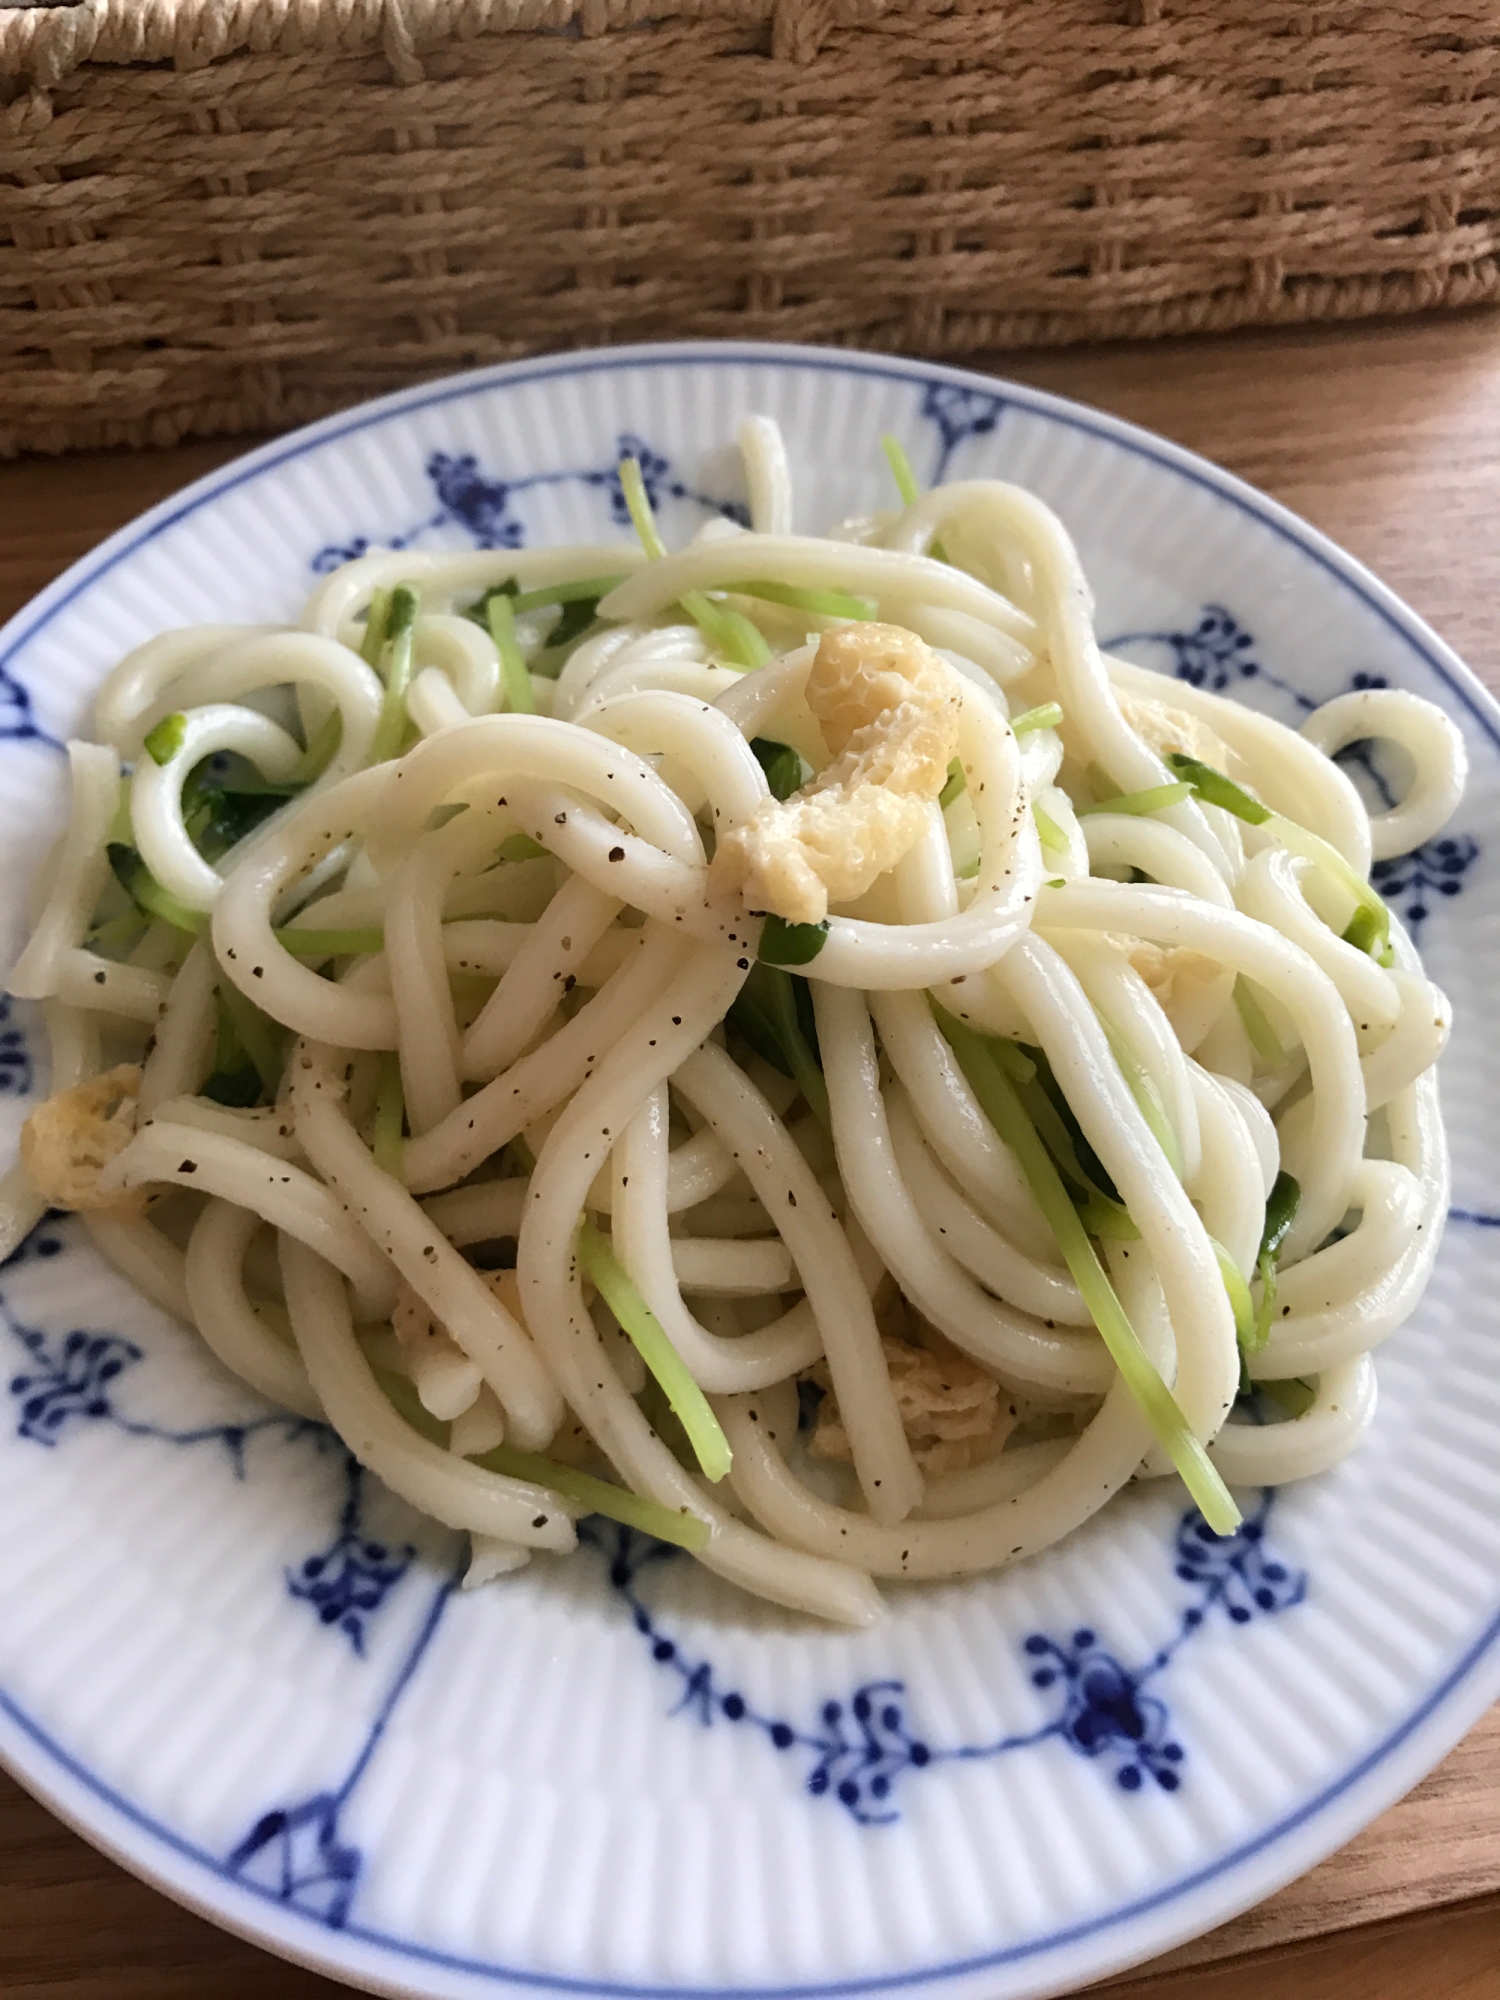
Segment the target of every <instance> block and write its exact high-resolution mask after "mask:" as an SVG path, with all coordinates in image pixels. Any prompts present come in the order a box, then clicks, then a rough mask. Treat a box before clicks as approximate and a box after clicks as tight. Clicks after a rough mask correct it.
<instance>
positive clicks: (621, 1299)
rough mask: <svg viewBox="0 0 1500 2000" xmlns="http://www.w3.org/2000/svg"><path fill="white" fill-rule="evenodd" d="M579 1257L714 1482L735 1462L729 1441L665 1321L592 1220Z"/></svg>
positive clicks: (581, 1232)
mask: <svg viewBox="0 0 1500 2000" xmlns="http://www.w3.org/2000/svg"><path fill="white" fill-rule="evenodd" d="M578 1258H579V1262H580V1263H581V1264H582V1266H583V1269H584V1271H585V1273H586V1274H587V1276H588V1277H589V1278H591V1279H592V1280H593V1282H594V1284H595V1285H596V1286H597V1287H598V1290H599V1294H600V1296H601V1297H602V1298H603V1300H604V1303H605V1304H606V1305H607V1306H608V1307H609V1309H610V1311H611V1312H612V1313H613V1314H614V1316H615V1318H616V1319H617V1320H618V1321H619V1322H620V1326H621V1328H622V1329H623V1331H624V1333H625V1335H626V1338H627V1339H628V1340H629V1341H630V1343H631V1345H632V1346H633V1347H634V1348H635V1350H636V1352H637V1353H638V1354H639V1355H640V1357H641V1359H642V1361H644V1362H645V1364H646V1366H647V1367H648V1368H649V1369H650V1371H651V1373H652V1374H653V1375H654V1376H655V1377H656V1379H657V1381H658V1382H659V1383H660V1384H661V1387H662V1391H663V1393H664V1394H665V1396H666V1399H667V1401H668V1402H669V1403H670V1404H671V1406H672V1409H673V1411H674V1412H675V1413H676V1416H677V1421H678V1422H679V1423H680V1424H681V1425H682V1428H683V1429H684V1431H686V1433H687V1437H688V1442H689V1443H690V1444H691V1445H692V1447H693V1454H694V1456H695V1457H696V1459H697V1461H698V1463H699V1465H700V1466H701V1467H702V1469H703V1473H704V1476H705V1477H706V1478H708V1479H711V1480H714V1481H718V1480H720V1479H722V1478H723V1477H724V1475H725V1473H726V1472H728V1470H729V1462H730V1450H729V1440H728V1438H726V1437H725V1435H724V1430H723V1426H722V1425H721V1424H720V1422H719V1420H718V1418H717V1417H716V1416H715V1415H714V1413H713V1411H712V1410H711V1409H710V1408H709V1403H708V1398H707V1397H706V1396H705V1395H704V1393H703V1391H702V1390H701V1389H700V1388H699V1387H698V1384H697V1383H696V1382H695V1381H694V1380H693V1378H692V1376H691V1375H690V1374H689V1373H688V1370H687V1365H686V1363H685V1362H684V1361H683V1358H682V1356H681V1355H680V1354H679V1353H678V1352H677V1349H676V1348H675V1347H674V1346H673V1345H672V1342H671V1340H670V1339H669V1338H668V1336H667V1333H666V1330H665V1328H664V1327H663V1326H662V1323H661V1321H660V1320H659V1319H658V1318H657V1317H656V1314H655V1313H654V1312H652V1310H651V1308H650V1306H648V1305H647V1303H646V1301H645V1300H644V1299H643V1298H642V1297H641V1295H640V1293H639V1291H638V1290H637V1289H636V1287H635V1284H634V1283H633V1281H632V1280H631V1278H630V1276H629V1275H628V1273H627V1272H626V1270H625V1268H624V1266H623V1265H622V1264H621V1263H620V1262H619V1260H618V1259H617V1258H616V1256H615V1253H614V1251H613V1250H612V1249H611V1247H610V1245H609V1243H608V1241H607V1240H606V1239H605V1238H604V1237H603V1236H601V1235H600V1233H599V1231H598V1230H597V1229H596V1228H595V1226H594V1224H593V1223H592V1222H590V1221H589V1220H588V1219H587V1218H585V1219H584V1221H583V1222H581V1223H580V1224H579V1228H578Z"/></svg>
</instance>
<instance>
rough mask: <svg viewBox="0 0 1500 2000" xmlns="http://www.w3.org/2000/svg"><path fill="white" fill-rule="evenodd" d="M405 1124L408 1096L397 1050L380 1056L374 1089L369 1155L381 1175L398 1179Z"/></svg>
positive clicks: (388, 1050)
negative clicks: (373, 1157)
mask: <svg viewBox="0 0 1500 2000" xmlns="http://www.w3.org/2000/svg"><path fill="white" fill-rule="evenodd" d="M405 1124H406V1093H405V1092H404V1090H403V1089H402V1087H401V1059H400V1057H399V1056H398V1055H397V1054H396V1052H395V1050H394V1049H383V1050H382V1051H381V1055H380V1080H379V1082H378V1083H377V1084H376V1086H375V1130H374V1133H373V1135H372V1144H371V1147H370V1151H371V1152H372V1153H373V1154H374V1156H375V1164H376V1166H377V1167H379V1168H380V1169H381V1170H382V1172H384V1173H387V1174H396V1175H399V1174H400V1172H401V1148H402V1144H403V1143H404V1141H403V1132H404V1127H405Z"/></svg>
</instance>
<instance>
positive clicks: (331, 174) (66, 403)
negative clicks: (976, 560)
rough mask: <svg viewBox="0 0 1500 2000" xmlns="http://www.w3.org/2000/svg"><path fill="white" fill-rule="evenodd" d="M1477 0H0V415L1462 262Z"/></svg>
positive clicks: (1189, 305)
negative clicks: (33, 5) (35, 5)
mask: <svg viewBox="0 0 1500 2000" xmlns="http://www.w3.org/2000/svg"><path fill="white" fill-rule="evenodd" d="M1497 253H1500V18H1497V14H1496V10H1495V8H1494V6H1493V5H1491V4H1489V0H1469V3H1468V4H1452V0H1425V4H1424V0H1408V4H1395V0H1386V4H1357V0H1329V4H1326V5H1298V6H1293V5H1277V4H1275V0H1178V4H1165V0H542V3H541V4H537V0H85V4H82V5H79V6H73V7H43V8H39V9H27V10H24V11H19V12H13V11H5V12H0V453H11V452H15V451H18V450H22V449H27V448H40V449H44V450H60V449H64V448H66V447H69V446H76V445H93V444H103V443H143V442H151V443H168V442H171V441H174V440H175V439H177V438H179V437H182V436H184V435H187V434H190V433H213V432H232V431H239V430H246V429H258V428H265V427H271V426H281V425H285V424H288V423H291V422H295V421H298V420H301V419H304V418H307V417H310V416H313V415H315V414H317V413H319V412H320V411H323V410H326V409H329V408H332V407H336V406H338V405H341V404H347V403H349V402H351V401H354V400H355V399H357V398H359V397H361V396H365V395H369V394H372V393H374V392H376V391H379V390H382V389H385V388H388V387H391V386H393V385H395V384H399V383H403V382H408V381H412V380H414V379H417V378H420V377H422V376H425V375H435V374H439V373H443V372H446V371H449V370H452V369H455V368H462V367H466V366H471V365H474V364H476V363H483V362H490V361H502V360H507V359H511V358H513V357H515V356H518V355H522V354H527V353H531V352H535V351H537V350H539V349H546V348H556V347H566V346H576V345H581V344H587V343H593V342H598V341H621V340H634V339H648V338H659V337H664V336H687V335H733V336H749V337H755V338H766V339H783V340H806V341H822V342H857V343H860V344H863V345H868V346H875V347H885V348H891V349H898V350H903V351H908V352H920V353H928V354H943V353H958V352H965V351H973V350H976V349H979V348H994V347H1002V346H1014V345H1027V344H1040V343H1050V342H1062V341H1069V340H1076V339H1080V338H1085V337H1090V336H1100V335H1138V334H1155V333H1170V332H1180V331H1186V330H1190V329H1201V328H1209V327H1225V326H1232V325H1240V324H1244V323H1247V322H1257V321H1277V320H1303V319H1313V318H1328V317H1352V316H1358V315H1366V314H1375V313H1390V312H1400V311H1409V310H1413V309H1416V308H1420V307H1426V306H1435V305H1440V304H1442V305H1462V304H1470V303H1476V302H1478V301H1481V300H1486V299H1490V298H1493V297H1494V296H1495V295H1496V293H1497V291H1500V254H1497Z"/></svg>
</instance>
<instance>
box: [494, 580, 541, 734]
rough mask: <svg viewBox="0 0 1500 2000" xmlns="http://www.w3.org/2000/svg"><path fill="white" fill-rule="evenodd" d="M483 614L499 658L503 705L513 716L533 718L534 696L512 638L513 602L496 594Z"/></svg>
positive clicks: (517, 647) (528, 675)
mask: <svg viewBox="0 0 1500 2000" xmlns="http://www.w3.org/2000/svg"><path fill="white" fill-rule="evenodd" d="M485 610H486V613H487V615H488V618H489V621H490V637H491V638H492V639H493V640H494V642H495V651H496V652H497V653H498V654H499V655H500V676H501V679H502V680H503V681H504V683H505V700H506V705H507V707H508V708H509V709H510V711H511V713H512V714H513V715H535V714H536V695H535V693H534V691H533V689H532V685H531V675H530V674H529V673H528V672H527V671H526V662H525V661H524V660H523V659H522V658H521V646H520V642H519V640H518V639H517V638H516V613H515V602H514V600H513V599H511V598H509V597H504V596H502V595H501V594H500V593H499V592H498V591H497V592H496V593H495V594H494V595H493V596H492V597H491V598H490V600H489V603H488V604H487V605H486V607H485Z"/></svg>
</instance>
